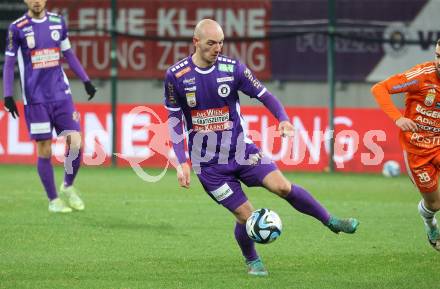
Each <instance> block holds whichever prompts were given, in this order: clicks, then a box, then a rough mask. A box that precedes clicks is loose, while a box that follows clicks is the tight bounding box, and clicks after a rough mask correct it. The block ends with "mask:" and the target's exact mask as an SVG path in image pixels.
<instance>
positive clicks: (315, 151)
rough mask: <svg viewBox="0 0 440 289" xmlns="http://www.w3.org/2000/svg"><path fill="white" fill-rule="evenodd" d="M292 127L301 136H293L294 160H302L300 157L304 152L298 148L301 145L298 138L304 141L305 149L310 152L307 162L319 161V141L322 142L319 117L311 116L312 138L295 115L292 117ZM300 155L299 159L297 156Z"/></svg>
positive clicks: (315, 162)
mask: <svg viewBox="0 0 440 289" xmlns="http://www.w3.org/2000/svg"><path fill="white" fill-rule="evenodd" d="M293 127H294V130H295V132H299V133H300V136H301V138H298V137H294V138H293V142H294V145H293V148H292V150H293V152H292V153H293V160H294V161H295V162H302V160H303V159H302V158H303V157H304V154H303V153H302V152H300V149H301V148H302V147H303V146H301V145H300V140H302V141H303V142H304V144H305V145H306V148H307V150H308V151H309V153H310V159H309V162H308V163H309V164H317V163H319V159H320V156H321V142H322V132H321V118H320V117H318V116H317V117H314V118H313V130H312V132H313V133H312V139H310V138H309V135H308V133H307V130H306V129H305V128H304V125H303V123H302V122H301V119H300V118H299V117H297V116H295V117H294V118H293ZM299 157H301V159H300V158H299Z"/></svg>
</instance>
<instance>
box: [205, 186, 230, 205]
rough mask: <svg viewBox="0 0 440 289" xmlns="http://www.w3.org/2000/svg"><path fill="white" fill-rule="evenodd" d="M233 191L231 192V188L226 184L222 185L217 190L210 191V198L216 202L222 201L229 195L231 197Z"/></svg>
mask: <svg viewBox="0 0 440 289" xmlns="http://www.w3.org/2000/svg"><path fill="white" fill-rule="evenodd" d="M233 193H234V191H232V189H231V187H229V185H228V183H224V184H223V186H221V187H220V188H218V189H217V190H214V191H211V194H212V196H213V197H214V198H215V199H216V200H217V201H218V202H220V201H223V200H224V199H226V198H227V197H229V196H230V195H232V194H233Z"/></svg>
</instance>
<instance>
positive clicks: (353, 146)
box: [333, 130, 359, 168]
mask: <svg viewBox="0 0 440 289" xmlns="http://www.w3.org/2000/svg"><path fill="white" fill-rule="evenodd" d="M358 147H359V134H358V133H357V132H356V131H354V130H342V131H340V132H338V133H337V134H336V137H335V146H334V148H335V150H334V152H335V154H334V156H333V160H334V161H335V164H336V167H337V168H344V163H345V162H348V161H350V160H352V159H353V156H354V154H355V152H357V150H358ZM344 148H346V150H344Z"/></svg>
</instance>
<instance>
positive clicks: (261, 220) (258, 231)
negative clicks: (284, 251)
mask: <svg viewBox="0 0 440 289" xmlns="http://www.w3.org/2000/svg"><path fill="white" fill-rule="evenodd" d="M282 228H283V225H282V223H281V219H280V217H279V216H278V214H277V213H275V212H274V211H272V210H269V209H266V208H262V209H259V210H256V211H254V212H252V215H251V216H250V217H249V219H247V221H246V232H247V234H248V236H249V238H251V239H252V240H254V241H255V242H257V243H260V244H268V243H271V242H273V241H275V240H276V239H277V238H278V237H279V236H280V235H281V231H282Z"/></svg>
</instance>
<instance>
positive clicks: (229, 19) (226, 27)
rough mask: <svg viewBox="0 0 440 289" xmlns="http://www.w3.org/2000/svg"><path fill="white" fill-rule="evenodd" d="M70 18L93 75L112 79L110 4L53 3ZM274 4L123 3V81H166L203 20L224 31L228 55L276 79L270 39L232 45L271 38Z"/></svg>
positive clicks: (119, 46)
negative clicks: (208, 20)
mask: <svg viewBox="0 0 440 289" xmlns="http://www.w3.org/2000/svg"><path fill="white" fill-rule="evenodd" d="M48 5H49V8H50V10H52V11H55V12H59V13H61V14H63V15H64V17H65V18H66V20H67V23H68V26H69V28H70V36H69V38H70V40H71V43H72V47H73V49H74V51H75V52H76V54H77V56H78V58H79V59H80V61H81V63H82V64H83V65H84V67H85V69H86V70H87V72H88V73H89V74H90V76H91V77H101V78H105V77H109V76H110V66H111V62H110V49H111V41H110V35H109V33H108V31H110V30H111V21H110V20H111V17H110V15H111V10H110V1H97V0H92V1H80V2H78V1H72V0H62V1H61V0H53V1H49V2H48ZM270 13H271V2H270V1H261V0H260V1H247V0H244V1H209V2H207V1H178V0H175V1H157V0H151V1H136V0H125V1H123V0H121V1H118V9H117V31H118V37H117V42H118V44H117V55H116V57H117V59H118V64H119V65H118V68H119V71H118V77H119V78H163V76H164V75H165V71H166V69H167V68H168V67H169V66H171V65H173V64H174V63H176V62H177V61H179V60H181V59H183V58H184V57H187V56H188V55H189V54H190V53H191V52H192V51H193V46H192V36H193V30H194V26H195V24H196V23H197V22H198V21H199V20H201V19H203V18H212V19H215V20H217V21H218V22H219V23H220V24H221V25H222V27H223V31H224V34H225V44H224V47H223V53H224V54H226V55H228V56H229V57H232V58H237V59H241V60H242V61H243V62H244V63H246V65H247V66H248V67H249V68H250V69H251V70H253V71H254V73H255V74H256V76H257V77H259V78H261V79H268V78H270V76H271V63H270V57H269V49H270V48H269V42H268V41H261V40H257V41H239V42H235V41H233V42H232V41H231V42H230V41H228V38H230V39H234V38H235V39H240V38H244V37H246V38H260V37H264V36H266V35H267V27H268V25H267V24H268V22H269V20H270V16H271V15H270Z"/></svg>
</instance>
